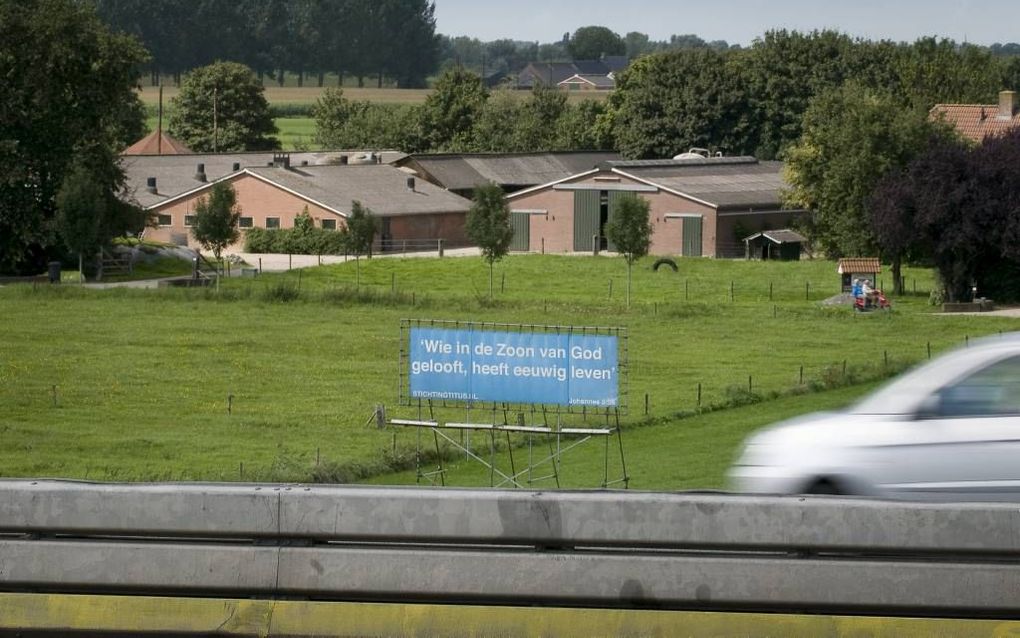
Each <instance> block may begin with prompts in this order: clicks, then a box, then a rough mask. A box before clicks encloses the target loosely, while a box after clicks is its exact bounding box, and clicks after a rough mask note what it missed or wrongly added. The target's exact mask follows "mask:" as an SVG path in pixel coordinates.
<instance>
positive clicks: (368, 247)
mask: <svg viewBox="0 0 1020 638" xmlns="http://www.w3.org/2000/svg"><path fill="white" fill-rule="evenodd" d="M375 224H376V222H375V215H373V214H372V209H370V208H366V207H364V206H362V205H361V202H359V201H357V200H355V201H353V202H351V215H350V217H348V218H347V228H346V229H345V231H344V232H345V233H346V239H347V249H348V250H350V251H351V252H352V253H354V267H355V269H356V272H357V274H356V282H357V285H358V287H360V286H361V259H360V257H361V255H368V256H369V257H371V256H372V242H373V241H375V230H376V227H375Z"/></svg>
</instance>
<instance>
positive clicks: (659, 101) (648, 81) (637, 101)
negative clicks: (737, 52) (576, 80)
mask: <svg viewBox="0 0 1020 638" xmlns="http://www.w3.org/2000/svg"><path fill="white" fill-rule="evenodd" d="M609 104H610V107H609V108H610V110H611V112H612V116H611V117H612V119H613V135H614V137H615V139H616V146H617V148H618V149H619V151H620V152H621V153H622V154H623V155H624V156H625V157H627V158H633V159H641V158H653V159H661V158H668V157H672V156H673V155H675V154H677V153H680V152H683V151H686V150H687V149H689V148H691V147H701V148H709V149H721V150H724V151H725V152H726V153H727V154H734V153H736V154H739V153H745V152H748V151H750V150H753V148H754V144H755V140H754V136H753V134H752V132H751V131H750V126H749V125H750V123H749V121H748V115H747V112H748V107H747V95H746V93H745V91H744V89H743V87H742V86H741V84H740V83H739V81H738V76H737V74H736V73H735V71H734V69H733V68H732V65H731V61H730V59H729V58H728V56H727V55H726V54H720V53H717V52H715V51H712V50H710V49H685V50H678V51H669V52H666V53H658V54H654V55H649V56H645V57H643V58H640V59H638V60H636V61H635V62H633V63H632V64H631V66H630V68H628V69H627V70H626V71H624V72H623V73H622V74H621V75H620V77H619V78H618V79H617V89H616V91H614V92H613V94H612V95H611V96H610V97H609Z"/></svg>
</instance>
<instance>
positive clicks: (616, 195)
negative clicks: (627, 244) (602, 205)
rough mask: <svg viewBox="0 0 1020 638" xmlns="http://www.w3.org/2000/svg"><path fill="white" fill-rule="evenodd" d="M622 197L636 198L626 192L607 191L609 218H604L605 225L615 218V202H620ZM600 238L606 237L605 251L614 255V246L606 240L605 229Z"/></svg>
mask: <svg viewBox="0 0 1020 638" xmlns="http://www.w3.org/2000/svg"><path fill="white" fill-rule="evenodd" d="M624 197H637V195H635V194H634V193H630V192H627V191H609V216H608V217H607V218H606V223H607V224H608V223H609V222H610V221H612V219H613V217H614V216H615V212H616V211H615V209H616V202H618V201H620V200H621V199H622V198H624ZM602 236H603V237H606V242H607V243H606V250H610V251H612V252H614V253H615V252H616V244H614V243H613V242H612V241H610V240H609V239H608V236H607V235H606V229H605V228H603V229H602Z"/></svg>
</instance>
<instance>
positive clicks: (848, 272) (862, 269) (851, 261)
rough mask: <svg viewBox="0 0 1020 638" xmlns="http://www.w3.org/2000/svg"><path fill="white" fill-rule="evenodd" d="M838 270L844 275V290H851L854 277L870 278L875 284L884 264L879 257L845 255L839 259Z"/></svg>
mask: <svg viewBox="0 0 1020 638" xmlns="http://www.w3.org/2000/svg"><path fill="white" fill-rule="evenodd" d="M836 272H837V273H839V274H840V276H842V283H843V292H850V289H851V288H852V287H853V282H854V279H870V280H871V283H873V284H874V283H875V282H876V281H877V277H878V273H880V272H882V264H881V262H880V261H879V259H878V257H844V258H843V259H840V260H839V264H838V266H837V267H836Z"/></svg>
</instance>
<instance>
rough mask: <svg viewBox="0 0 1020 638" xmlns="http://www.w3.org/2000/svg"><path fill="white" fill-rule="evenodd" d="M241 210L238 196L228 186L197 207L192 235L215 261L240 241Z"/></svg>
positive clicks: (214, 189)
mask: <svg viewBox="0 0 1020 638" xmlns="http://www.w3.org/2000/svg"><path fill="white" fill-rule="evenodd" d="M240 218H241V209H240V208H239V207H238V206H237V193H236V192H234V187H233V186H231V185H230V184H228V183H227V182H219V183H218V184H214V185H213V187H212V193H210V195H209V197H203V198H201V199H199V200H198V203H197V204H195V224H194V225H193V226H192V227H191V232H192V233H193V234H194V235H195V239H196V240H197V241H198V243H200V244H202V248H205V249H206V250H211V251H213V255H215V256H216V261H219V260H220V254H221V253H222V252H223V249H224V248H226V247H227V246H229V245H230V244H232V243H234V242H235V241H237V239H238V237H240V236H241V231H240V230H238V228H237V222H238V220H239V219H240Z"/></svg>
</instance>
